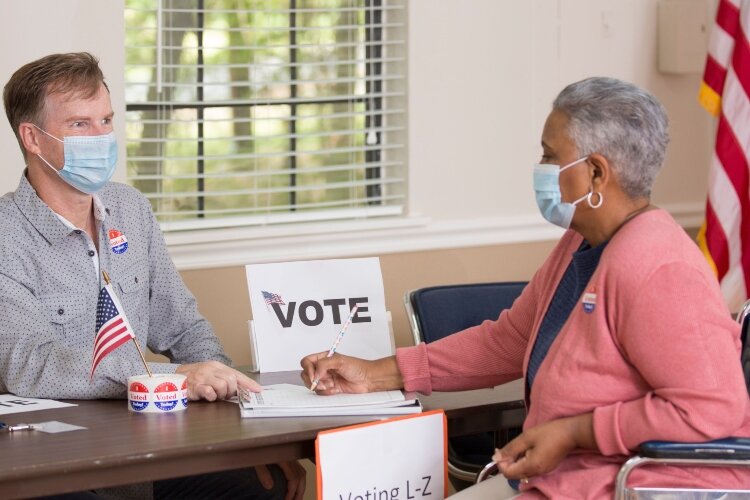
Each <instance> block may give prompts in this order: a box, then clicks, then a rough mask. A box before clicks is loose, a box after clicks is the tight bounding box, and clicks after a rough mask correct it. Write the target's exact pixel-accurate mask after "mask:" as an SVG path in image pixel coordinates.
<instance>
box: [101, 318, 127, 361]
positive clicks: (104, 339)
mask: <svg viewBox="0 0 750 500" xmlns="http://www.w3.org/2000/svg"><path fill="white" fill-rule="evenodd" d="M123 333H125V334H126V335H127V336H128V337H131V335H130V332H129V331H128V327H127V326H125V325H122V326H121V327H120V328H119V329H117V330H114V331H111V332H110V333H108V334H107V335H106V336H102V337H97V339H96V342H95V344H94V357H96V355H97V353H98V352H99V351H101V350H102V349H103V348H104V347H105V346H107V345H108V344H109V343H110V342H112V340H113V339H116V338H117V337H119V336H120V335H122V334H123Z"/></svg>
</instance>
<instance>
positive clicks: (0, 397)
mask: <svg viewBox="0 0 750 500" xmlns="http://www.w3.org/2000/svg"><path fill="white" fill-rule="evenodd" d="M66 406H76V405H74V404H73V403H63V402H62V401H55V400H54V399H37V398H22V397H20V396H16V395H14V394H0V415H7V414H9V413H24V412H27V411H37V410H49V409H51V408H64V407H66Z"/></svg>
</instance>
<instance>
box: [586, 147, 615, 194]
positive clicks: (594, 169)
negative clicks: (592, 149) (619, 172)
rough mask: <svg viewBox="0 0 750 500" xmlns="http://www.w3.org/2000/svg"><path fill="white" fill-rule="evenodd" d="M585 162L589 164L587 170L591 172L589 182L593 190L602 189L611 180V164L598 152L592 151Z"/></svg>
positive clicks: (612, 174)
mask: <svg viewBox="0 0 750 500" xmlns="http://www.w3.org/2000/svg"><path fill="white" fill-rule="evenodd" d="M586 162H587V163H588V165H589V172H590V173H591V184H592V187H593V188H594V191H602V190H604V188H605V187H606V186H607V184H609V183H610V182H611V181H612V177H613V176H614V172H613V171H612V165H611V164H610V163H609V160H607V158H606V157H605V156H603V155H600V154H599V153H592V154H590V155H589V157H588V160H586Z"/></svg>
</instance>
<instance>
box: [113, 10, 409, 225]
mask: <svg viewBox="0 0 750 500" xmlns="http://www.w3.org/2000/svg"><path fill="white" fill-rule="evenodd" d="M402 2H403V0H399V1H393V0H283V1H282V0H126V9H125V26H126V111H127V113H126V114H127V116H126V122H127V131H126V135H127V153H128V162H127V179H128V182H129V183H130V184H132V185H133V186H135V187H136V188H138V189H139V190H140V191H141V192H143V193H144V194H145V195H146V196H147V197H148V198H149V200H150V201H151V204H152V207H153V209H154V212H155V214H156V216H157V218H158V219H159V221H160V223H161V224H162V227H163V229H164V230H167V231H171V230H181V229H197V228H212V227H228V226H243V225H263V224H276V223H284V222H302V221H310V220H327V219H345V218H363V217H374V216H385V215H398V214H401V213H402V212H403V205H404V203H405V174H406V169H405V152H404V150H403V149H404V148H403V143H404V140H403V139H404V136H405V125H404V120H405V117H404V115H405V112H404V108H405V81H404V73H405V43H404V38H405V35H404V33H405V23H404V19H405V15H406V9H405V6H404V5H403V3H402Z"/></svg>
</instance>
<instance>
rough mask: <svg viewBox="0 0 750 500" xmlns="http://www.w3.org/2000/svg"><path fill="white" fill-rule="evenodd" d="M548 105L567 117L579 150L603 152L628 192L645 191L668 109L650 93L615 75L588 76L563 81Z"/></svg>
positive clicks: (662, 148) (664, 137)
mask: <svg viewBox="0 0 750 500" xmlns="http://www.w3.org/2000/svg"><path fill="white" fill-rule="evenodd" d="M552 109H553V111H560V112H562V113H564V114H565V115H566V116H567V117H568V120H569V123H568V130H567V132H568V134H569V135H570V138H571V140H572V141H573V142H574V143H575V145H576V147H577V148H578V153H579V155H580V156H586V155H589V154H592V153H599V154H601V155H603V156H605V157H606V158H607V159H608V160H609V161H610V162H611V164H612V168H613V169H614V171H615V175H616V176H617V179H618V181H619V183H620V186H621V187H622V189H623V190H624V191H625V193H627V194H628V196H630V197H631V198H640V197H645V198H648V197H650V195H651V187H652V186H653V184H654V180H655V179H656V174H658V173H659V170H660V169H661V166H662V163H663V162H664V155H665V153H666V150H667V144H668V143H669V132H668V125H669V124H668V119H667V113H666V112H665V110H664V106H662V105H661V103H660V102H659V101H657V100H656V98H655V97H654V96H652V95H651V94H649V93H648V92H646V91H645V90H643V89H641V88H639V87H636V86H635V85H633V84H631V83H627V82H623V81H621V80H617V79H615V78H602V77H595V78H587V79H586V80H581V81H580V82H576V83H572V84H570V85H568V86H567V87H565V88H564V89H563V90H562V92H560V94H559V95H558V96H557V98H556V99H555V102H554V103H553V104H552Z"/></svg>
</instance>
